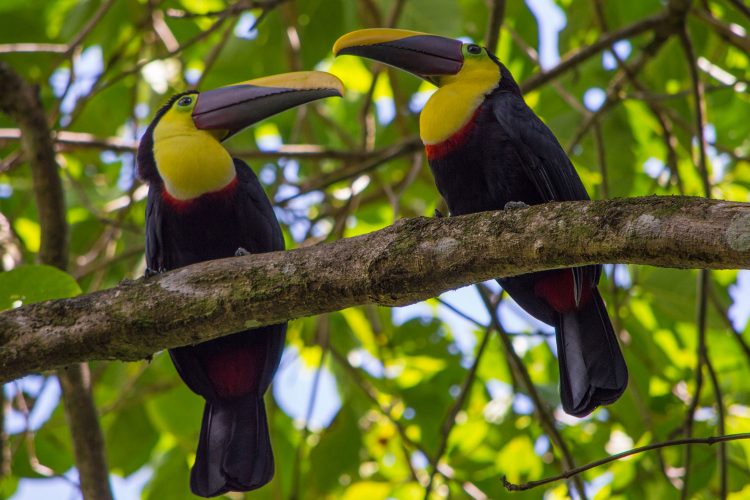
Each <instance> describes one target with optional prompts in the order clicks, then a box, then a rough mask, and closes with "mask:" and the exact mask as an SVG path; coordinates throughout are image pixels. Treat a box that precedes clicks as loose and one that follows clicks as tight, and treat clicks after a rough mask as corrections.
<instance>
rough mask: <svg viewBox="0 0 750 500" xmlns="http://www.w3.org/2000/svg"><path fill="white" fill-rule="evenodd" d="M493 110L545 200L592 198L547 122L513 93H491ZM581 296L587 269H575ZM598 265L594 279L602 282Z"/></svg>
mask: <svg viewBox="0 0 750 500" xmlns="http://www.w3.org/2000/svg"><path fill="white" fill-rule="evenodd" d="M490 99H491V101H492V112H493V113H494V115H495V119H496V120H497V122H498V123H499V124H500V127H501V128H502V129H503V131H504V132H505V134H507V136H508V138H509V139H510V142H511V143H512V144H513V145H514V148H515V150H516V153H517V154H518V157H519V159H520V161H521V164H522V168H524V170H525V172H526V175H527V176H528V177H529V179H530V180H531V182H532V183H533V184H534V185H535V186H536V189H537V191H538V193H539V195H540V197H541V199H542V200H544V201H555V200H557V201H572V200H588V199H590V198H589V195H588V193H587V192H586V188H585V187H584V186H583V183H582V182H581V178H580V177H578V173H576V171H575V168H574V167H573V164H572V163H571V162H570V159H569V158H568V155H567V154H565V151H564V150H563V148H562V146H560V143H559V142H558V141H557V138H556V137H555V135H554V134H553V133H552V131H551V130H550V129H549V128H548V127H547V125H545V124H544V122H542V120H540V119H539V117H538V116H536V114H535V113H534V112H533V111H532V110H531V108H529V107H528V106H527V105H526V103H525V102H524V100H523V98H522V97H521V96H519V95H517V94H513V93H510V92H496V93H495V94H493V95H492V96H491V98H490ZM572 271H573V282H574V286H575V293H576V297H577V299H580V297H581V290H582V285H583V281H584V279H585V277H584V268H581V267H576V268H572ZM600 273H601V267H600V266H597V267H596V269H595V271H594V273H593V274H592V276H593V280H594V281H593V282H594V283H598V282H599V275H600Z"/></svg>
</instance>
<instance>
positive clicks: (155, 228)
mask: <svg viewBox="0 0 750 500" xmlns="http://www.w3.org/2000/svg"><path fill="white" fill-rule="evenodd" d="M160 189H161V186H158V185H157V184H155V183H154V182H153V181H152V182H151V184H150V185H149V188H148V198H147V200H146V267H147V268H148V269H150V270H152V271H161V270H163V269H167V264H166V263H165V262H164V252H163V251H162V244H163V242H164V235H163V234H162V231H163V227H164V226H163V224H162V223H161V217H162V213H161V212H162V206H161V204H162V203H163V201H162V199H161V191H160Z"/></svg>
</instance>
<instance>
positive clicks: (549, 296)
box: [534, 269, 591, 313]
mask: <svg viewBox="0 0 750 500" xmlns="http://www.w3.org/2000/svg"><path fill="white" fill-rule="evenodd" d="M534 293H535V294H536V295H537V296H538V297H541V298H543V299H544V300H545V301H546V302H547V303H548V304H549V305H550V306H552V308H553V309H554V310H555V311H557V312H559V313H567V312H572V311H575V310H576V309H578V308H580V307H582V306H584V305H586V304H588V302H589V301H590V300H591V286H590V285H584V286H583V289H582V290H581V301H580V303H579V304H578V307H576V300H575V286H574V284H573V271H572V270H571V269H561V270H560V271H557V272H555V273H551V274H548V275H546V276H544V277H543V278H541V279H539V280H538V281H537V282H536V283H535V284H534Z"/></svg>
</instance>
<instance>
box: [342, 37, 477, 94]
mask: <svg viewBox="0 0 750 500" xmlns="http://www.w3.org/2000/svg"><path fill="white" fill-rule="evenodd" d="M462 48H463V43H462V42H461V41H459V40H454V39H453V38H445V37H442V36H437V35H429V34H427V33H420V32H418V31H408V30H399V29H387V28H375V29H364V30H357V31H352V32H351V33H347V34H346V35H344V36H342V37H341V38H339V39H338V40H336V43H335V44H334V45H333V54H334V55H336V56H339V55H342V54H352V55H357V56H362V57H367V58H369V59H374V60H376V61H380V62H382V63H385V64H389V65H391V66H395V67H396V68H399V69H402V70H404V71H408V72H410V73H413V74H415V75H417V76H419V77H421V78H424V79H425V80H428V81H431V82H433V83H435V77H439V76H442V75H455V74H456V73H458V72H459V71H460V70H461V66H462V65H463V63H464V56H463V51H462Z"/></svg>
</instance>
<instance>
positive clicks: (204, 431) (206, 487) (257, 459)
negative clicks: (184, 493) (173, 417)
mask: <svg viewBox="0 0 750 500" xmlns="http://www.w3.org/2000/svg"><path fill="white" fill-rule="evenodd" d="M273 473H274V465H273V452H272V451H271V440H270V437H269V435H268V421H267V418H266V408H265V404H264V403H263V398H261V397H248V398H244V399H242V400H237V401H232V402H221V403H218V404H217V403H214V404H212V403H208V402H207V403H206V408H205V410H204V412H203V424H202V427H201V435H200V440H199V441H198V451H197V453H196V457H195V464H194V465H193V470H192V472H191V474H190V489H191V490H192V491H193V493H194V494H196V495H198V496H202V497H213V496H217V495H221V494H222V493H226V492H227V491H250V490H254V489H257V488H260V487H261V486H263V485H265V484H266V483H268V482H269V481H270V480H271V478H272V477H273Z"/></svg>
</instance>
